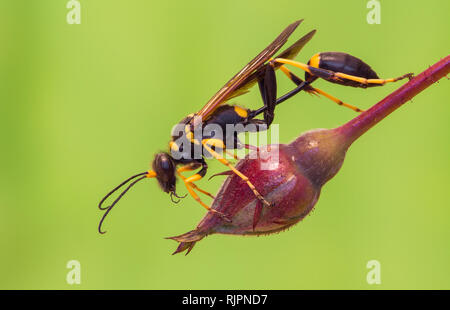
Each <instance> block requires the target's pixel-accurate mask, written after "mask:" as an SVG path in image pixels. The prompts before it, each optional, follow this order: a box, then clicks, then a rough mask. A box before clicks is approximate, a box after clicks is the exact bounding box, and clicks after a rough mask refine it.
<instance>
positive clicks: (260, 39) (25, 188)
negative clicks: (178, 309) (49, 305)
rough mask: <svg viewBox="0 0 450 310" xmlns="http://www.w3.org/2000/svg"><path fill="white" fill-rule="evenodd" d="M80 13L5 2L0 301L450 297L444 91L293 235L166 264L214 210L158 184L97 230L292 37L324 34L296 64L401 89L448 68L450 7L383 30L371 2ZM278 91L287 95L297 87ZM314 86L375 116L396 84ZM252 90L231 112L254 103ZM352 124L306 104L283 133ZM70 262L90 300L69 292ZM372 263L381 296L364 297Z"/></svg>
mask: <svg viewBox="0 0 450 310" xmlns="http://www.w3.org/2000/svg"><path fill="white" fill-rule="evenodd" d="M80 2H81V24H80V25H69V24H68V23H67V22H66V14H67V13H68V12H69V10H68V9H67V8H66V3H67V1H65V0H60V1H51V0H45V1H43V0H41V1H26V0H20V1H19V0H2V1H1V2H0V3H1V4H0V12H1V13H0V14H1V15H0V34H1V35H0V40H1V42H0V43H1V47H2V48H1V49H0V66H1V69H0V72H1V73H0V76H1V81H0V82H1V83H0V96H1V104H0V105H1V122H0V129H1V133H0V134H1V139H2V140H1V141H2V144H1V145H2V152H1V155H0V156H1V161H0V162H1V179H0V181H1V187H0V188H1V189H0V190H1V193H0V248H1V256H0V288H1V289H80V288H81V289H321V288H324V289H336V288H342V289H350V288H351V289H379V288H382V289H400V288H421V289H432V288H434V289H437V288H447V289H450V277H449V274H450V263H449V262H450V246H449V240H450V208H449V207H450V198H449V195H448V192H447V191H448V185H449V181H450V176H449V174H450V164H449V157H450V143H449V141H450V124H449V121H448V115H449V113H450V106H449V105H448V95H449V88H448V86H449V84H448V81H447V80H445V79H444V80H442V81H441V82H440V83H439V84H436V85H434V86H432V87H431V88H429V89H427V90H426V91H425V92H423V93H422V94H420V95H419V96H417V97H416V98H414V100H413V101H412V102H410V103H408V104H406V105H405V106H404V107H402V108H401V109H400V110H398V111H396V112H395V113H394V114H392V115H391V116H390V117H389V118H387V119H386V120H384V121H383V122H381V123H380V124H379V125H377V126H376V127H375V128H374V129H373V130H371V131H370V132H368V133H367V134H366V135H365V136H364V137H363V138H362V139H360V140H359V141H357V143H355V144H354V145H353V146H352V148H351V149H350V151H349V153H348V155H347V159H346V162H345V163H344V166H343V168H342V170H341V172H340V173H339V174H338V175H337V176H336V177H335V178H334V179H333V180H332V181H330V182H329V183H328V184H327V185H326V186H325V187H324V190H323V192H322V196H321V199H320V200H319V202H318V204H317V205H316V208H315V210H314V211H313V213H312V215H311V216H308V217H307V218H306V219H305V220H304V221H302V222H301V223H300V224H298V225H296V226H295V227H294V228H292V229H290V230H289V231H287V232H283V233H280V234H277V235H273V236H266V237H259V238H256V237H236V236H223V235H213V236H210V237H208V238H206V239H205V240H203V241H201V242H200V243H199V244H198V245H197V246H196V247H195V249H194V250H193V252H192V253H191V254H190V255H188V256H186V257H185V256H183V255H177V256H171V255H170V254H171V253H172V252H173V251H174V250H175V248H176V243H175V242H173V241H170V240H165V239H163V238H164V237H168V236H173V235H178V234H181V233H184V232H186V231H188V230H191V229H193V228H194V227H195V225H196V224H197V223H198V221H199V220H200V219H201V218H202V217H203V215H204V214H205V212H204V210H203V209H202V208H201V207H199V206H198V205H197V204H196V203H195V202H194V201H193V200H192V199H185V200H183V202H182V203H180V204H179V205H176V206H175V205H173V204H172V203H171V201H170V199H169V197H168V195H166V194H164V193H163V192H161V191H160V190H159V188H158V186H157V184H156V182H155V181H147V182H143V183H142V184H139V185H138V186H136V187H135V188H134V190H133V191H131V192H130V193H129V195H128V196H127V197H126V199H124V200H123V201H122V202H121V203H120V205H118V207H117V208H116V209H115V210H114V211H113V212H112V213H111V216H110V217H109V218H108V219H107V221H106V223H105V228H106V229H107V230H108V233H107V234H106V235H99V234H98V233H97V231H96V229H97V224H98V221H99V219H100V216H101V214H102V213H101V212H100V211H99V210H98V209H97V203H98V201H99V199H100V198H101V197H102V196H103V195H104V194H105V193H106V192H107V191H109V190H110V189H111V188H112V187H113V186H115V185H116V184H118V183H119V182H120V181H121V180H123V179H124V178H126V177H128V176H129V175H131V174H133V173H135V172H140V171H143V170H146V169H148V167H149V162H150V160H151V159H152V156H153V154H154V153H156V152H158V151H160V150H162V149H165V148H166V145H167V142H168V139H169V134H170V130H171V128H172V126H173V125H174V124H175V123H177V122H178V121H179V120H180V119H181V118H183V117H184V116H185V115H187V114H188V113H191V112H194V111H196V110H198V109H199V108H201V107H202V105H203V104H204V103H205V102H206V101H207V100H208V99H209V98H210V96H211V95H213V94H214V93H215V92H216V91H217V90H218V89H219V88H220V87H221V86H222V85H223V84H224V83H225V82H226V81H227V80H228V79H229V78H230V77H231V76H232V75H233V74H235V73H236V72H237V71H238V70H240V69H241V68H242V66H243V65H244V64H246V63H247V62H248V61H249V60H250V59H251V58H252V57H254V56H255V55H256V54H257V53H259V52H260V50H261V49H262V48H264V47H265V46H266V45H267V44H268V43H269V42H271V41H272V40H273V39H274V38H275V36H277V35H278V34H279V32H280V31H281V30H282V29H284V27H285V26H287V25H288V24H289V23H291V22H293V21H294V20H296V19H299V18H305V22H304V23H303V24H302V25H301V26H300V27H299V28H298V29H297V30H296V32H295V33H294V34H293V36H292V38H291V40H290V41H289V42H290V43H292V42H293V41H294V40H296V39H297V38H299V37H300V36H302V35H303V34H305V33H306V32H307V31H310V30H312V29H317V30H318V32H317V34H316V36H315V37H314V38H313V40H312V41H311V42H310V43H309V44H308V45H307V46H306V47H305V49H304V50H303V51H302V53H301V54H300V55H299V57H298V58H297V59H298V60H300V61H303V62H306V61H307V60H308V59H309V57H310V56H312V55H313V54H314V53H316V52H319V51H343V52H348V53H351V54H353V55H355V56H358V57H361V58H363V59H364V60H365V61H367V62H368V63H369V64H370V65H371V66H372V67H373V68H374V69H375V70H376V71H377V72H378V73H379V74H380V75H381V76H383V77H394V76H398V75H400V74H403V73H406V72H411V71H412V72H415V73H419V72H421V71H423V70H424V69H426V68H427V67H428V66H429V65H431V64H433V63H434V62H436V61H438V60H439V59H440V58H442V57H444V56H446V55H447V54H448V52H449V47H450V42H449V39H448V30H449V26H450V22H449V15H448V14H449V13H448V12H449V11H450V4H449V2H448V1H435V0H430V1H426V2H424V1H381V24H379V25H369V24H368V23H367V22H366V15H367V13H368V12H369V9H367V8H366V4H367V1H365V0H359V1H346V2H345V4H344V2H342V1H300V0H296V1H284V0H280V1H277V2H272V1H270V2H269V1H261V0H258V1H256V0H254V1H253V0H252V1H237V0H232V1H226V2H225V1H211V0H204V1H198V0H197V1H170V2H165V1H148V0H131V1H106V0H95V1H92V0H81V1H80ZM288 44H289V43H288ZM298 72H299V74H301V75H303V73H301V72H300V71H298ZM279 80H280V86H279V91H280V94H281V93H282V92H284V91H287V90H289V88H291V87H292V85H291V84H290V83H289V82H288V81H287V79H285V78H284V77H283V76H281V75H280V79H279ZM315 85H316V86H317V87H319V88H322V89H324V90H326V91H328V92H329V93H332V94H334V95H335V96H337V97H339V98H341V99H343V100H344V101H346V102H349V103H352V104H355V105H359V106H360V107H363V108H367V107H369V106H370V105H372V104H374V103H376V102H377V101H378V100H380V99H382V98H383V97H384V96H385V95H387V94H388V93H390V92H391V91H393V90H394V89H396V88H397V87H398V86H399V85H400V84H390V85H386V86H385V87H380V88H375V89H368V90H361V89H352V88H345V87H340V86H337V85H330V84H329V83H326V82H324V81H318V82H317V84H315ZM255 90H256V88H255ZM255 90H254V91H252V92H251V93H250V94H249V95H246V96H244V97H240V98H239V99H236V100H235V101H234V102H235V103H239V104H242V105H245V106H249V107H257V106H259V104H260V98H259V94H258V92H257V91H255ZM354 116H355V114H354V112H352V111H350V110H346V109H343V108H340V107H338V106H336V105H335V104H333V103H332V102H331V101H329V100H327V99H323V98H316V97H312V96H309V95H307V94H302V93H301V94H299V95H297V96H296V97H295V98H294V99H292V100H290V101H289V102H287V103H286V104H285V105H284V106H281V107H280V108H279V109H278V111H277V116H276V120H275V121H276V122H277V123H280V124H281V126H280V134H281V137H280V140H281V141H282V142H289V141H291V140H292V139H293V138H295V137H296V136H298V135H299V134H300V133H301V132H303V131H305V130H309V129H312V128H332V127H336V126H338V125H340V124H343V123H344V122H345V121H347V120H349V119H351V118H352V117H354ZM210 166H211V169H210V173H214V172H219V171H222V170H223V168H222V167H221V166H220V164H216V163H213V162H211V163H210ZM220 182H221V180H219V178H217V179H216V180H212V181H211V182H207V181H206V180H205V181H202V182H201V184H202V186H203V187H204V188H205V189H208V190H210V191H212V192H215V191H216V190H217V189H218V187H219V186H220ZM181 188H182V187H180V193H182V191H184V189H181ZM72 259H75V260H78V261H80V263H81V284H80V285H72V286H71V285H69V284H67V283H66V274H67V272H68V271H69V270H68V269H67V268H66V264H67V262H68V261H69V260H72ZM372 259H376V260H378V261H379V262H380V263H381V280H382V283H381V285H369V284H368V283H367V282H366V274H367V272H368V271H369V270H368V269H367V268H366V264H367V262H368V261H369V260H372Z"/></svg>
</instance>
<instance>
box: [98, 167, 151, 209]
mask: <svg viewBox="0 0 450 310" xmlns="http://www.w3.org/2000/svg"><path fill="white" fill-rule="evenodd" d="M147 173H148V172H142V173H139V174H136V175H133V176H132V177H129V178H128V179H126V180H125V181H123V182H122V183H120V184H119V185H117V186H116V187H115V188H114V189H113V190H112V191H110V192H109V193H108V194H106V196H105V197H103V199H102V200H101V201H100V203H99V204H98V208H99V209H100V210H106V209H108V208H109V207H106V208H105V207H102V204H103V203H104V202H105V200H106V199H108V197H109V196H111V195H112V194H114V193H115V192H116V191H117V190H118V189H120V188H121V187H122V186H124V185H125V184H127V183H128V182H130V181H131V180H133V179H134V178H137V177H139V176H142V175H146V174H147Z"/></svg>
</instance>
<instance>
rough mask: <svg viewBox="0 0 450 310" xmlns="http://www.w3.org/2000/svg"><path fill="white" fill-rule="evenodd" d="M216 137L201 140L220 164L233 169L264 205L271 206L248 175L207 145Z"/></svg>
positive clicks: (211, 143)
mask: <svg viewBox="0 0 450 310" xmlns="http://www.w3.org/2000/svg"><path fill="white" fill-rule="evenodd" d="M216 140H217V139H205V140H203V141H202V144H203V147H204V148H205V149H206V150H207V151H208V152H209V153H210V154H211V155H212V156H213V157H214V158H215V159H217V160H218V161H220V162H221V163H222V164H224V165H225V166H227V167H228V168H230V169H231V171H233V172H234V173H235V174H237V175H238V176H239V177H240V178H241V179H242V180H243V181H244V182H246V183H247V185H248V187H250V189H251V190H252V191H253V193H254V194H255V196H256V197H257V198H258V199H259V200H260V201H261V202H262V203H264V204H265V205H266V206H271V204H270V202H268V201H267V200H266V199H264V197H263V196H262V195H261V194H260V193H259V192H258V191H257V190H256V188H255V186H254V185H253V184H252V183H251V182H250V181H249V179H248V177H247V176H246V175H244V174H242V173H241V172H240V171H239V170H237V169H236V168H234V167H233V165H232V164H231V163H230V162H229V161H228V160H226V159H225V158H223V157H222V156H221V155H220V154H219V153H217V152H215V151H214V150H213V149H212V148H211V147H209V145H211V146H214V143H215V141H216ZM218 141H220V142H222V141H221V140H218Z"/></svg>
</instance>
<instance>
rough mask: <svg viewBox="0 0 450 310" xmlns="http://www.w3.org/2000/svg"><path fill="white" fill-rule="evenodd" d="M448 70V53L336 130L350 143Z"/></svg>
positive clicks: (447, 72) (449, 66) (449, 60)
mask: <svg viewBox="0 0 450 310" xmlns="http://www.w3.org/2000/svg"><path fill="white" fill-rule="evenodd" d="M449 72H450V55H449V56H447V57H445V58H444V59H441V60H440V61H438V62H437V63H435V64H434V65H432V66H431V67H429V68H428V69H427V70H425V71H424V72H422V73H421V74H419V75H417V76H416V77H414V78H413V79H411V80H410V81H409V82H408V83H406V84H405V85H403V86H402V87H400V88H399V89H397V90H396V91H394V92H393V93H392V94H390V95H389V96H387V97H386V98H384V99H383V100H381V101H380V102H379V103H377V104H376V105H374V106H373V107H371V108H370V109H369V110H367V111H366V112H363V113H361V114H360V115H359V116H357V117H355V118H354V119H352V120H351V121H349V122H348V123H346V124H344V125H342V126H341V127H338V128H336V131H337V132H339V133H341V134H343V135H344V136H345V137H346V138H347V139H348V140H347V142H348V145H350V144H351V143H353V141H355V140H356V139H358V138H359V137H360V136H361V135H362V134H364V133H365V132H366V131H367V130H369V129H370V128H372V127H373V126H374V125H376V124H377V123H378V122H379V121H381V120H382V119H384V118H385V117H386V116H388V115H389V114H391V113H392V112H393V111H395V110H396V109H397V108H399V107H400V106H401V105H403V104H404V103H405V102H407V101H408V100H411V99H412V98H413V97H414V96H416V95H417V94H418V93H420V92H421V91H423V90H424V89H426V88H427V87H428V86H430V85H432V84H433V83H435V82H437V81H438V80H439V79H441V78H442V77H444V76H446V75H448V74H449Z"/></svg>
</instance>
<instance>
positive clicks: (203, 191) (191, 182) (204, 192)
mask: <svg viewBox="0 0 450 310" xmlns="http://www.w3.org/2000/svg"><path fill="white" fill-rule="evenodd" d="M182 168H184V167H182ZM180 170H181V168H180V169H178V170H177V172H178V176H179V177H180V178H181V179H182V180H183V181H184V184H186V183H190V185H191V186H192V188H193V189H195V190H197V191H199V192H200V193H203V194H205V195H207V196H209V197H211V198H212V199H215V198H216V197H214V195H212V194H211V193H209V192H207V191H205V190H203V189H201V188H199V187H198V186H197V185H195V184H194V183H193V182H194V181H193V180H192V179H190V178H191V177H189V178H186V177H185V176H184V175H182V174H181V173H180V172H181V171H180ZM190 170H193V169H183V170H182V171H190ZM193 176H196V174H194V175H193ZM189 179H190V180H189ZM200 179H201V178H199V179H198V180H200ZM195 181H196V180H195ZM186 186H187V185H186Z"/></svg>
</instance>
